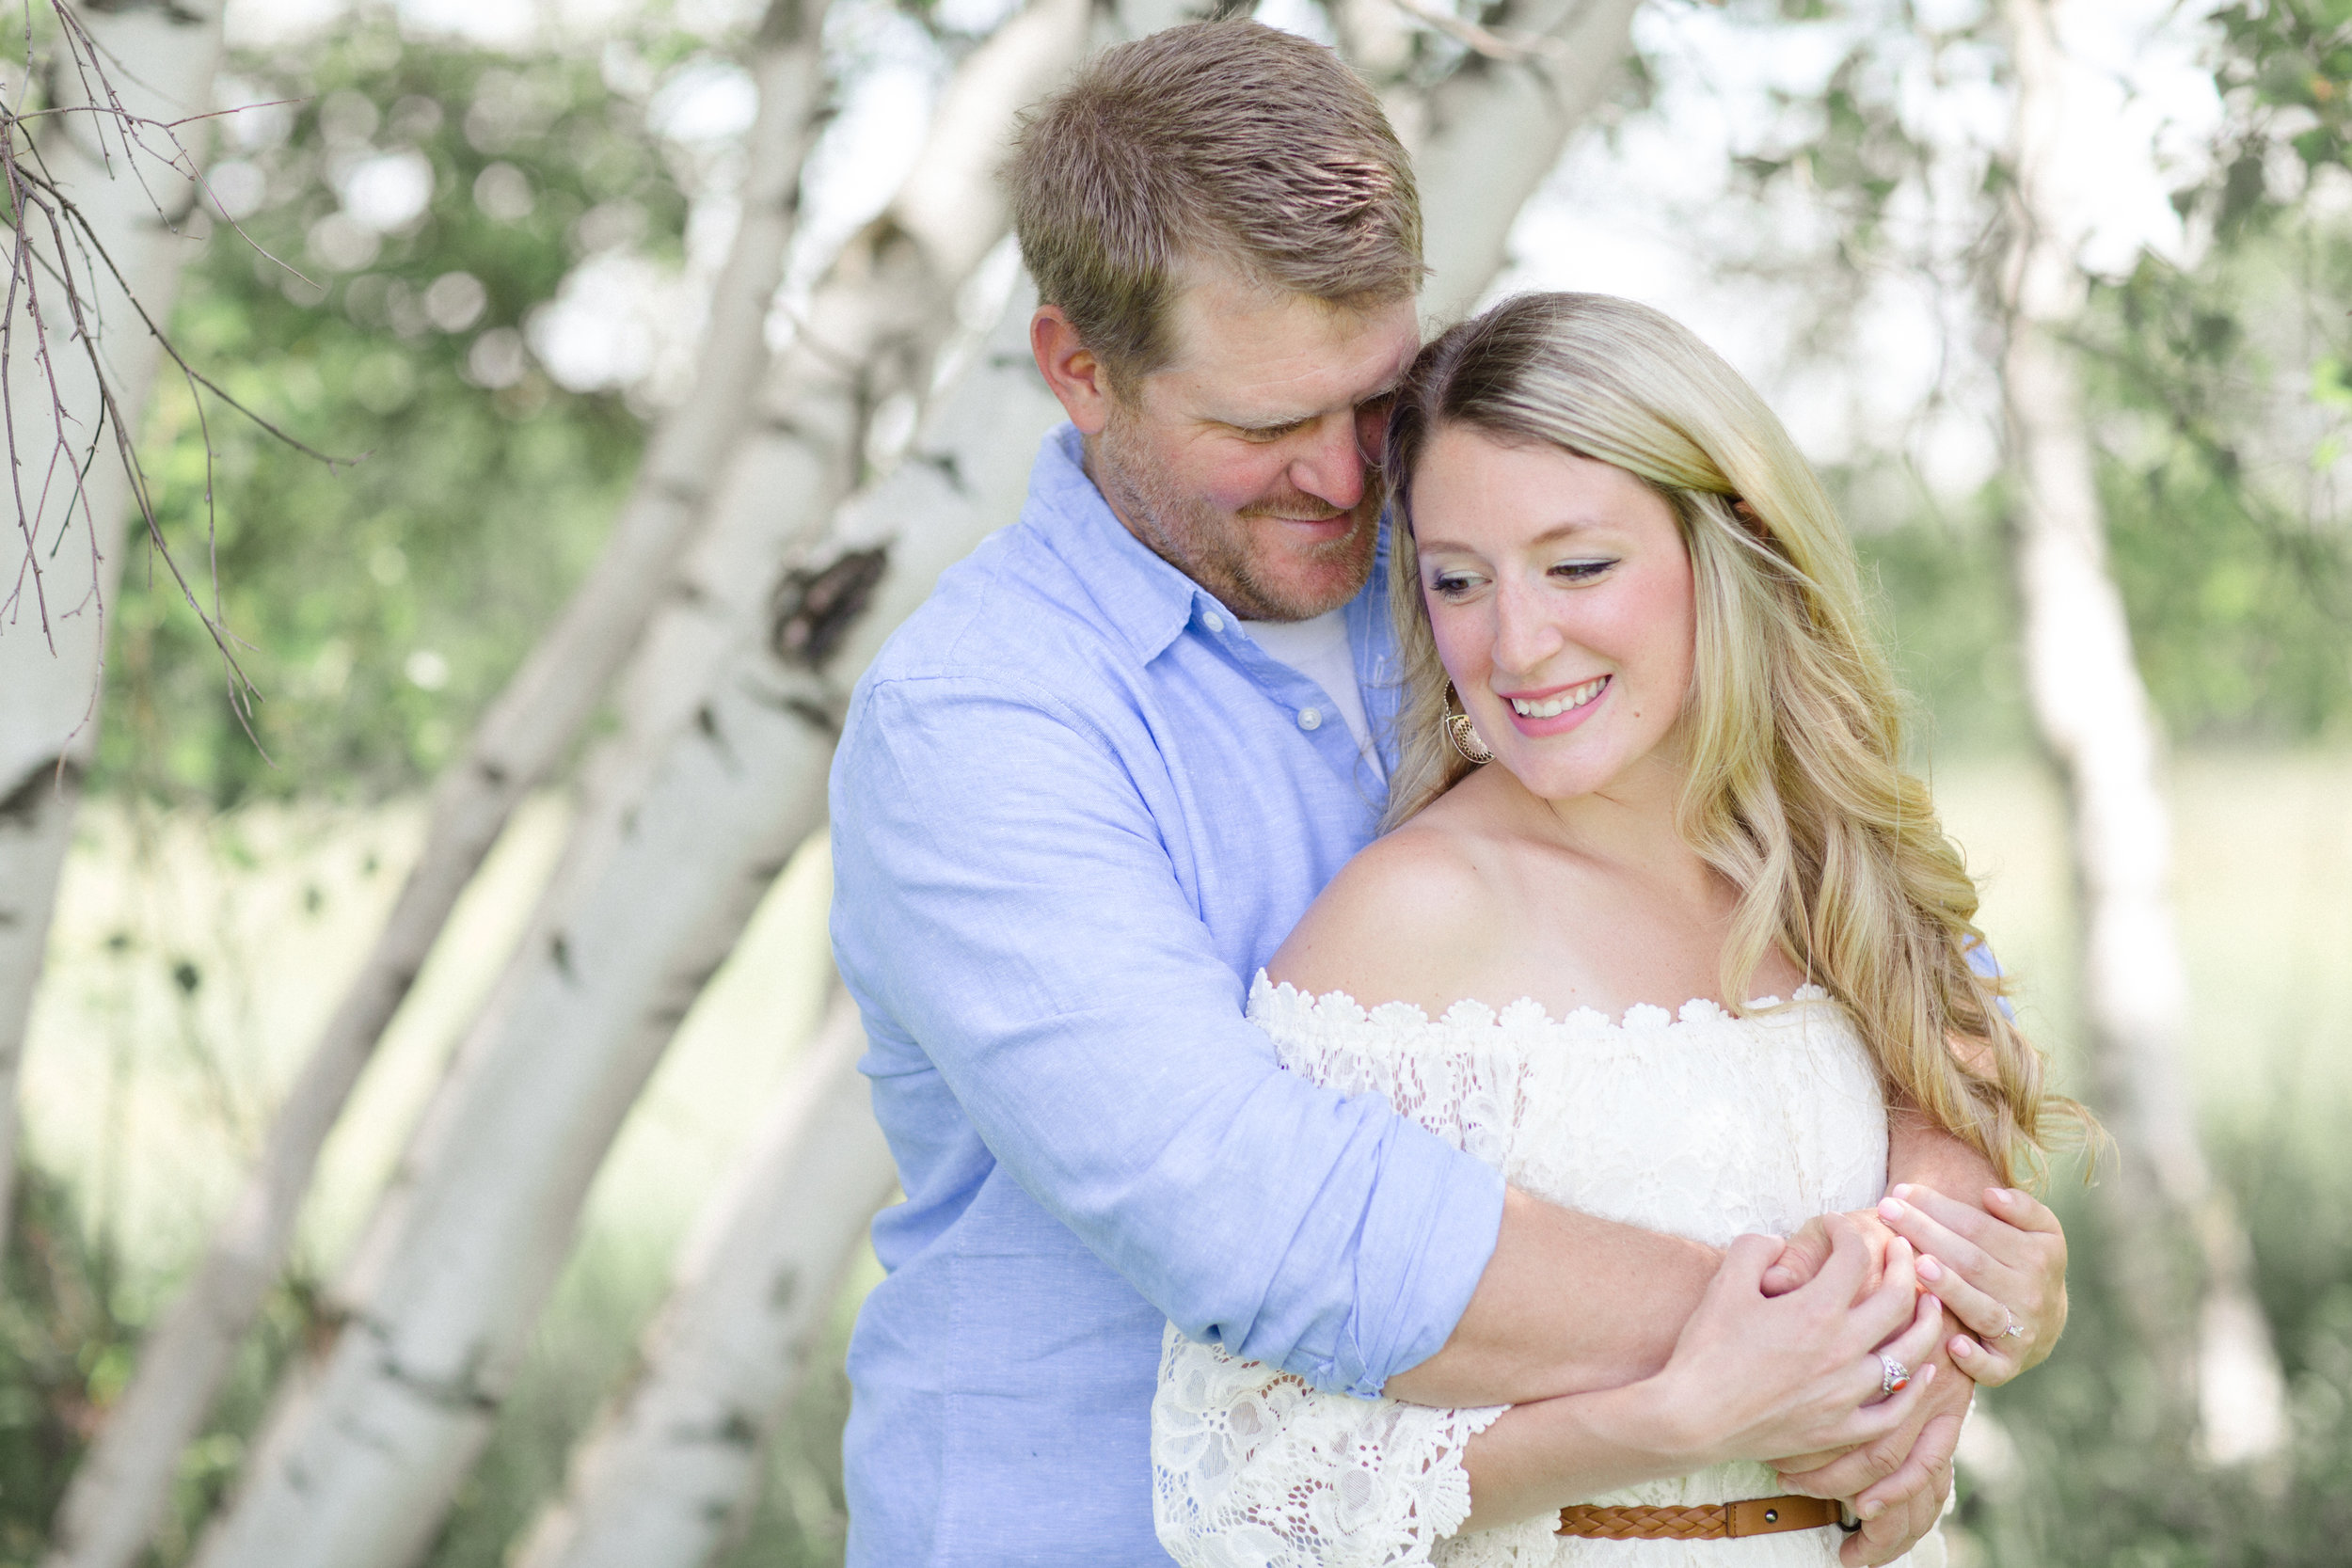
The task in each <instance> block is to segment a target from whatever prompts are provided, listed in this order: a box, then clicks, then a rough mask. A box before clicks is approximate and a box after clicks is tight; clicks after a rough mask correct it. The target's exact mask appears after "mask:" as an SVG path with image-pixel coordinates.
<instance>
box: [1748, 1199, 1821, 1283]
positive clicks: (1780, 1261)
mask: <svg viewBox="0 0 2352 1568" xmlns="http://www.w3.org/2000/svg"><path fill="white" fill-rule="evenodd" d="M1828 1260H1829V1232H1828V1231H1827V1229H1825V1228H1824V1227H1822V1224H1821V1222H1820V1220H1819V1219H1818V1218H1817V1219H1810V1220H1807V1221H1805V1222H1804V1225H1803V1226H1801V1227H1798V1230H1797V1233H1796V1234H1795V1235H1793V1236H1790V1237H1789V1238H1788V1241H1787V1242H1785V1243H1782V1246H1781V1249H1780V1256H1779V1257H1778V1258H1776V1259H1773V1260H1772V1266H1771V1267H1770V1268H1768V1269H1766V1270H1765V1271H1764V1280H1763V1286H1764V1293H1765V1294H1766V1295H1768V1296H1783V1295H1787V1294H1788V1292H1789V1291H1793V1290H1795V1289H1797V1287H1799V1286H1800V1285H1803V1284H1804V1283H1805V1282H1806V1281H1808V1280H1810V1279H1811V1278H1812V1277H1813V1276H1814V1275H1817V1274H1820V1272H1821V1265H1822V1264H1823V1263H1825V1262H1827V1261H1828Z"/></svg>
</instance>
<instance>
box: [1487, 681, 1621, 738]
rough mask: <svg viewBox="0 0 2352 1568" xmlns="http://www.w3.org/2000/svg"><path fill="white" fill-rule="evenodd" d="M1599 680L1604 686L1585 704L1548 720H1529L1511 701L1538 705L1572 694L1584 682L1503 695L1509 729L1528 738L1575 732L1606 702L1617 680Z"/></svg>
mask: <svg viewBox="0 0 2352 1568" xmlns="http://www.w3.org/2000/svg"><path fill="white" fill-rule="evenodd" d="M1601 680H1602V682H1603V683H1604V684H1603V685H1602V687H1601V689H1599V690H1598V691H1596V692H1595V693H1593V695H1592V696H1591V697H1590V698H1589V699H1587V700H1586V701H1585V702H1583V703H1581V704H1580V705H1577V706H1575V707H1572V708H1570V709H1568V711H1567V712H1565V713H1555V714H1553V715H1552V716H1551V717H1550V718H1549V719H1530V718H1528V717H1527V716H1526V715H1524V714H1522V713H1521V712H1519V710H1518V709H1517V708H1515V707H1513V706H1512V705H1511V702H1512V699H1513V698H1517V699H1518V701H1520V702H1523V703H1540V702H1542V701H1543V700H1544V699H1545V698H1547V697H1557V696H1558V695H1560V693H1562V692H1563V691H1573V690H1575V689H1577V688H1578V687H1580V686H1583V685H1586V684H1588V683H1587V682H1586V681H1570V682H1568V683H1567V684H1566V685H1565V686H1555V687H1552V688H1550V689H1549V690H1544V691H1513V692H1509V693H1507V694H1504V695H1503V697H1502V711H1503V712H1504V713H1505V714H1506V715H1507V716H1509V718H1510V721H1511V724H1512V727H1513V728H1515V729H1517V730H1518V732H1519V734H1521V735H1524V736H1549V735H1565V734H1567V733H1568V732H1569V731H1570V730H1572V729H1574V728H1576V727H1577V726H1578V725H1579V724H1581V723H1582V722H1584V721H1585V720H1587V719H1590V718H1591V717H1592V716H1593V713H1594V711H1595V710H1596V709H1597V708H1598V707H1599V706H1600V705H1601V704H1602V703H1603V702H1605V701H1607V700H1608V697H1609V693H1610V692H1612V691H1613V690H1615V689H1616V685H1617V677H1616V676H1614V675H1603V676H1602V677H1601Z"/></svg>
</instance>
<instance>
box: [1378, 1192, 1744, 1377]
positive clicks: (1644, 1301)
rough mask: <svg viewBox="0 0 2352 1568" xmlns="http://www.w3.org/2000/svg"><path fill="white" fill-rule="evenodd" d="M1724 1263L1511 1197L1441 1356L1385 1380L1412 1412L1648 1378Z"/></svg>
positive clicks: (1673, 1241) (1656, 1236) (1676, 1243)
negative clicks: (1412, 1406) (1411, 1406)
mask: <svg viewBox="0 0 2352 1568" xmlns="http://www.w3.org/2000/svg"><path fill="white" fill-rule="evenodd" d="M1722 1261H1723V1255H1722V1254H1721V1253H1719V1252H1717V1251H1716V1250H1715V1249H1714V1248H1713V1247H1710V1246H1705V1245H1702V1244H1701V1243H1697V1242H1692V1241H1685V1240H1684V1239H1682V1238H1681V1237H1679V1236H1667V1235H1661V1234H1660V1233H1659V1232H1657V1231H1654V1230H1643V1229H1639V1228H1637V1227H1633V1226H1629V1225H1619V1224H1617V1223H1616V1222H1614V1221H1612V1220H1600V1219H1595V1218H1593V1217H1592V1216H1591V1215H1590V1214H1580V1213H1576V1212H1573V1211H1570V1210H1566V1209H1562V1208H1560V1207H1558V1206H1557V1205H1554V1204H1550V1203H1546V1202H1545V1201H1543V1200H1542V1199H1541V1198H1536V1197H1531V1196H1528V1195H1527V1194H1525V1193H1522V1192H1520V1191H1519V1190H1518V1188H1516V1187H1515V1188H1512V1189H1511V1190H1510V1191H1509V1192H1508V1193H1506V1194H1505V1195H1504V1197H1503V1203H1502V1231H1501V1233H1500V1234H1499V1235H1498V1236H1497V1237H1496V1239H1495V1249H1494V1255H1493V1256H1492V1257H1490V1258H1489V1259H1487V1260H1486V1271H1485V1273H1483V1274H1482V1275H1480V1276H1479V1280H1478V1289H1477V1291H1475V1292H1474V1293H1473V1294H1472V1295H1471V1297H1470V1306H1469V1307H1467V1308H1466V1309H1465V1310H1464V1311H1463V1313H1462V1317H1461V1321H1460V1322H1458V1323H1455V1324H1454V1332H1453V1334H1452V1335H1451V1336H1449V1337H1448V1338H1447V1339H1446V1341H1445V1347H1444V1348H1443V1349H1442V1350H1440V1351H1438V1354H1435V1355H1433V1356H1431V1357H1430V1358H1429V1359H1428V1360H1426V1361H1423V1362H1422V1363H1421V1365H1419V1366H1417V1367H1414V1368H1411V1369H1410V1370H1406V1371H1401V1372H1398V1373H1396V1374H1395V1375H1394V1376H1392V1377H1391V1378H1390V1379H1389V1386H1388V1393H1389V1395H1390V1397H1391V1398H1392V1399H1399V1400H1406V1401H1409V1402H1412V1403H1414V1404H1434V1405H1485V1404H1523V1403H1526V1402H1529V1401H1532V1400H1541V1399H1551V1398H1555V1397H1557V1396H1559V1395H1562V1394H1581V1393H1589V1392H1592V1391H1594V1390H1596V1389H1601V1388H1619V1387H1623V1386H1626V1385H1628V1384H1630V1383H1638V1382H1640V1381H1641V1380H1642V1379H1644V1378H1646V1377H1650V1376H1653V1375H1655V1374H1656V1372H1657V1371H1658V1370H1659V1369H1660V1368H1661V1367H1663V1366H1664V1365H1665V1364H1666V1357H1667V1356H1668V1355H1669V1354H1672V1353H1673V1351H1674V1347H1675V1340H1676V1338H1677V1337H1678V1336H1680V1334H1681V1333H1682V1325H1683V1324H1684V1323H1686V1322H1688V1321H1689V1320H1690V1316H1691V1314H1692V1311H1694V1310H1696V1308H1697V1307H1698V1304H1699V1300H1700V1298H1701V1297H1702V1296H1704V1295H1705V1294H1706V1293H1707V1285H1708V1280H1710V1279H1712V1278H1713V1277H1714V1275H1715V1270H1716V1268H1717V1266H1718V1265H1719V1264H1720V1263H1721V1262H1722Z"/></svg>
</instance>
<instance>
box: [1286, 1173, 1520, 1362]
mask: <svg viewBox="0 0 2352 1568" xmlns="http://www.w3.org/2000/svg"><path fill="white" fill-rule="evenodd" d="M1416 1131H1418V1130H1416ZM1384 1163H1385V1164H1387V1165H1388V1168H1387V1169H1385V1170H1383V1171H1382V1172H1381V1179H1380V1181H1379V1183H1378V1184H1377V1185H1376V1186H1375V1200H1374V1202H1373V1204H1372V1205H1371V1208H1370V1211H1369V1212H1367V1213H1366V1214H1365V1216H1364V1228H1363V1234H1362V1236H1361V1238H1360V1239H1359V1245H1358V1248H1357V1253H1356V1257H1357V1281H1358V1290H1357V1296H1356V1301H1357V1310H1356V1312H1355V1313H1354V1314H1353V1315H1352V1316H1351V1317H1350V1319H1349V1320H1348V1330H1347V1332H1346V1333H1345V1334H1344V1335H1343V1336H1342V1338H1341V1342H1340V1345H1339V1351H1338V1355H1337V1357H1336V1359H1335V1361H1334V1363H1333V1364H1332V1366H1331V1367H1330V1368H1329V1369H1328V1371H1327V1377H1326V1378H1325V1379H1321V1380H1318V1379H1314V1378H1310V1379H1309V1381H1310V1382H1320V1383H1321V1384H1322V1386H1327V1387H1331V1388H1336V1389H1339V1390H1341V1391H1343V1392H1345V1393H1348V1394H1353V1395H1355V1396H1356V1397H1357V1398H1359V1399H1376V1398H1378V1397H1379V1394H1380V1390H1381V1388H1382V1387H1383V1386H1385V1385H1386V1384H1387V1383H1388V1380H1389V1379H1390V1378H1391V1376H1393V1375H1394V1374H1396V1373H1398V1372H1401V1371H1404V1370H1407V1369H1408V1368H1412V1367H1417V1366H1419V1365H1421V1364H1422V1362H1423V1361H1426V1360H1428V1359H1429V1358H1430V1357H1431V1356H1433V1355H1435V1354H1438V1351H1439V1350H1441V1349H1443V1348H1444V1346H1445V1342H1446V1340H1447V1338H1450V1337H1451V1336H1452V1335H1453V1333H1454V1325H1455V1324H1456V1323H1460V1322H1461V1321H1462V1314H1463V1312H1464V1311H1466V1310H1468V1308H1469V1307H1470V1297H1471V1296H1472V1295H1473V1294H1475V1293H1476V1292H1477V1290H1478V1281H1479V1279H1480V1278H1481V1276H1483V1275H1485V1274H1486V1263H1487V1260H1488V1259H1491V1258H1492V1257H1493V1256H1494V1251H1495V1241H1496V1238H1497V1237H1499V1236H1500V1235H1501V1234H1502V1192H1503V1181H1502V1173H1501V1172H1500V1171H1498V1170H1496V1169H1495V1168H1494V1167H1493V1166H1491V1165H1488V1164H1486V1163H1485V1162H1483V1161H1481V1160H1479V1159H1478V1158H1477V1157H1476V1156H1475V1155H1470V1154H1466V1153H1464V1152H1462V1151H1461V1150H1460V1149H1458V1148H1453V1147H1452V1146H1451V1145H1448V1144H1445V1143H1442V1142H1440V1141H1439V1140H1438V1139H1437V1138H1436V1137H1434V1136H1431V1137H1428V1138H1427V1139H1426V1141H1424V1140H1423V1139H1422V1138H1409V1137H1408V1138H1403V1139H1399V1140H1398V1141H1397V1143H1396V1144H1395V1146H1393V1147H1392V1148H1391V1151H1390V1158H1389V1160H1388V1161H1387V1162H1384ZM1416 1167H1418V1168H1416Z"/></svg>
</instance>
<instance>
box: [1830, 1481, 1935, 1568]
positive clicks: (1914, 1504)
mask: <svg viewBox="0 0 2352 1568" xmlns="http://www.w3.org/2000/svg"><path fill="white" fill-rule="evenodd" d="M1943 1513H1944V1506H1943V1502H1942V1500H1941V1499H1934V1500H1931V1499H1929V1498H1928V1497H1924V1496H1921V1495H1917V1494H1915V1495H1913V1496H1912V1497H1906V1498H1904V1499H1903V1500H1902V1501H1900V1502H1899V1503H1894V1504H1891V1505H1889V1506H1888V1508H1887V1509H1886V1510H1885V1512H1884V1513H1881V1514H1880V1515H1879V1516H1878V1517H1877V1518H1875V1519H1869V1520H1866V1521H1864V1523H1863V1526H1862V1528H1861V1529H1860V1530H1858V1531H1856V1532H1855V1533H1853V1534H1851V1535H1849V1536H1847V1537H1846V1539H1845V1540H1844V1541H1842V1542H1840V1543H1839V1544H1838V1547H1837V1559H1838V1560H1839V1561H1840V1562H1841V1563H1845V1564H1848V1565H1849V1568H1874V1565H1876V1564H1879V1563H1886V1562H1892V1561H1894V1560H1896V1559H1898V1558H1899V1557H1901V1556H1902V1555H1903V1554H1904V1553H1905V1552H1907V1551H1909V1550H1911V1548H1912V1547H1914V1546H1915V1545H1917V1544H1919V1539H1920V1537H1922V1536H1924V1535H1926V1534H1927V1533H1928V1531H1930V1530H1931V1529H1933V1528H1935V1523H1936V1521H1937V1520H1938V1519H1939V1518H1941V1517H1942V1516H1943Z"/></svg>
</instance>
